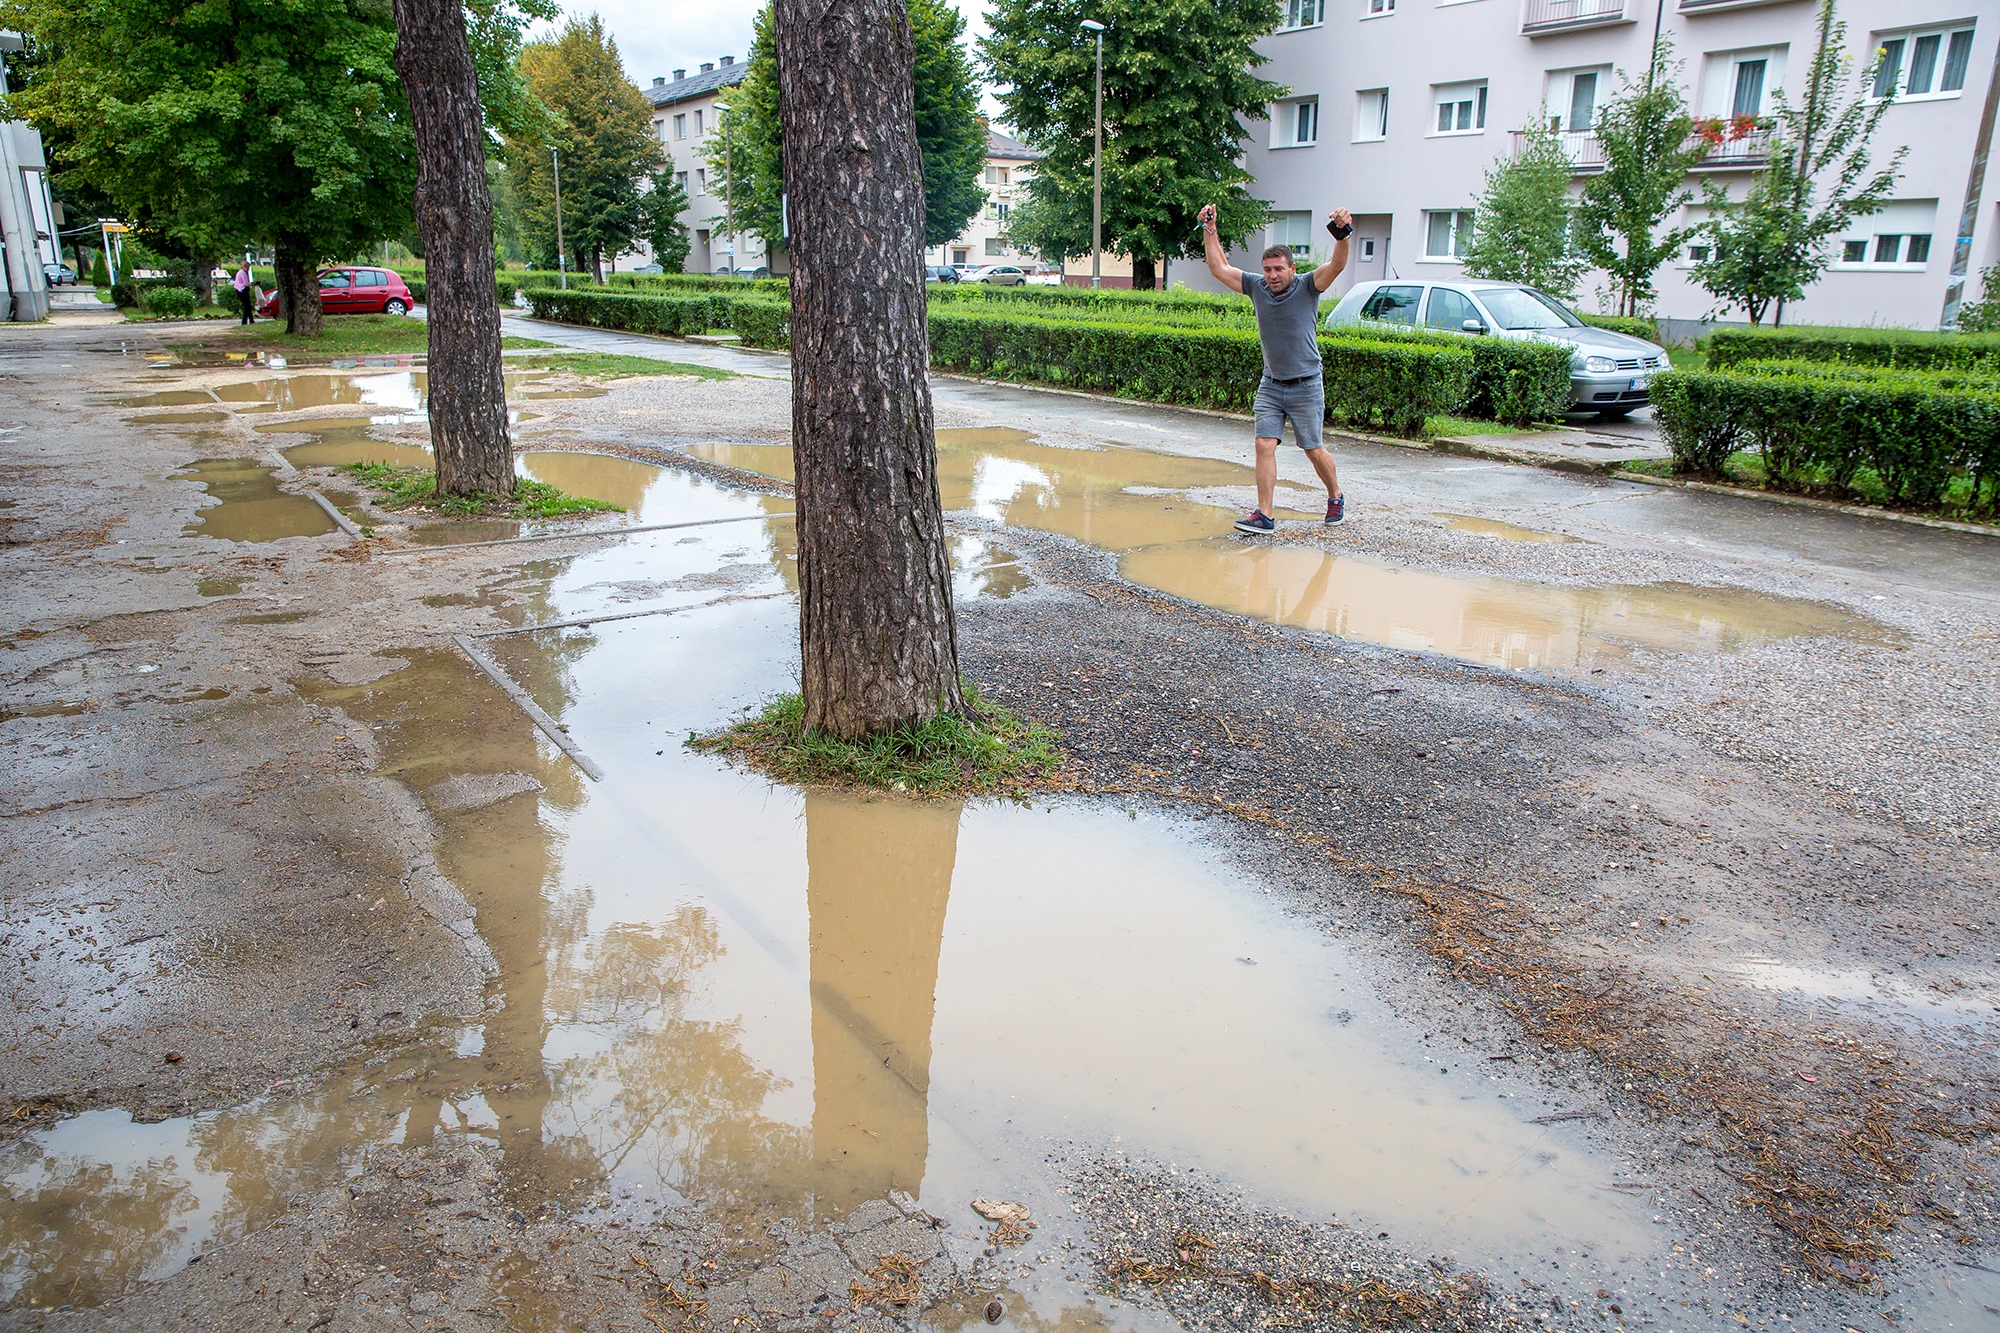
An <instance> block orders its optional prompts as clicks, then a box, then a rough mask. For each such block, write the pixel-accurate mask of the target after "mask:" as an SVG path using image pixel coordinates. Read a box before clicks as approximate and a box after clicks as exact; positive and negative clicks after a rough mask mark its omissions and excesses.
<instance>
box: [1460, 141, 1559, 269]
mask: <svg viewBox="0 0 2000 1333" xmlns="http://www.w3.org/2000/svg"><path fill="white" fill-rule="evenodd" d="M1574 174H1575V172H1574V170H1573V169H1572V167H1571V165H1570V160H1569V156H1568V154H1566V153H1564V152H1563V147H1562V142H1561V140H1559V139H1558V138H1557V137H1556V136H1555V134H1554V132H1553V131H1551V130H1550V129H1549V128H1548V126H1547V124H1546V123H1543V122H1540V121H1537V122H1534V123H1531V124H1530V125H1529V126H1528V129H1527V131H1526V139H1525V142H1524V144H1523V147H1522V150H1521V153H1520V154H1519V156H1516V157H1511V158H1502V159H1500V160H1499V161H1498V162H1496V163H1494V164H1493V166H1492V167H1490V168H1488V170H1487V172H1486V190H1485V192H1484V193H1483V194H1482V195H1481V196H1480V198H1479V203H1478V205H1477V207H1476V208H1475V209H1474V211H1473V231H1472V244H1471V245H1470V246H1469V247H1468V248H1467V249H1466V252H1465V256H1464V259H1465V273H1466V276H1467V277H1472V278H1491V279H1494V280H1496V281H1502V282H1524V283H1526V284H1528V285H1529V286H1530V287H1539V288H1540V289H1541V290H1543V291H1545V292H1547V293H1549V295H1551V296H1557V297H1561V298H1562V299H1563V300H1565V301H1573V300H1575V299H1576V285H1577V282H1578V281H1579V280H1580V279H1581V278H1582V277H1583V274H1584V272H1585V270H1586V269H1588V268H1589V267H1590V266H1589V265H1588V264H1587V263H1586V262H1585V261H1584V260H1583V258H1582V257H1581V256H1579V255H1578V254H1577V252H1576V243H1575V237H1574V226H1573V224H1574V218H1575V212H1576V208H1575V204H1574V202H1573V201H1572V200H1571V199H1570V194H1569V183H1570V178H1571V177H1572V176H1573V175H1574Z"/></svg>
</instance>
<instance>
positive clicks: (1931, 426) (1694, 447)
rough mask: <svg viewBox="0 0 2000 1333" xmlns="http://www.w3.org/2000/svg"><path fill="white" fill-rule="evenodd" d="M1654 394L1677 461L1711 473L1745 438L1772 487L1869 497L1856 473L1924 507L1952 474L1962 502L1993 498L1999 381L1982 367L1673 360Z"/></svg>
mask: <svg viewBox="0 0 2000 1333" xmlns="http://www.w3.org/2000/svg"><path fill="white" fill-rule="evenodd" d="M1653 403H1654V416H1655V418H1656V419H1657V420H1658V421H1659V423H1660V429H1661V432H1662V434H1664V435H1665V436H1666V439H1667V443H1668V445H1669V446H1670V447H1671V448H1672V450H1673V454H1674V462H1675V466H1676V468H1677V470H1680V471H1684V472H1693V473H1698V474H1703V475H1708V476H1720V475H1722V472H1723V465H1724V464H1725V463H1726V462H1727V461H1728V458H1729V455H1730V453H1732V452H1733V451H1735V450H1736V449H1739V448H1748V449H1752V450H1754V451H1755V452H1756V453H1757V455H1758V458H1759V460H1760V462H1761V463H1762V465H1763V469H1764V474H1765V477H1766V478H1767V481H1768V484H1769V485H1771V486H1772V487H1773V488H1775V489H1781V490H1804V489H1812V488H1820V487H1824V488H1829V489H1831V490H1832V491H1833V492H1834V493H1836V494H1839V495H1842V496H1853V497H1856V498H1868V497H1867V495H1866V494H1865V493H1864V492H1863V491H1862V489H1861V488H1860V487H1859V486H1858V484H1857V483H1858V479H1859V478H1860V477H1861V476H1862V475H1863V474H1864V473H1866V474H1867V475H1868V476H1869V477H1870V478H1872V480H1873V482H1874V485H1875V487H1876V488H1877V489H1879V493H1880V497H1881V498H1882V499H1884V500H1886V501H1889V502H1892V503H1897V504H1904V505H1911V506H1915V507H1920V508H1934V507H1936V506H1938V505H1939V504H1940V503H1942V502H1943V501H1944V499H1945V497H1946V495H1947V493H1948V492H1949V491H1951V490H1952V488H1953V486H1954V483H1957V482H1962V483H1963V484H1964V487H1965V490H1964V492H1963V496H1964V501H1963V503H1964V507H1965V508H1967V509H1971V510H1975V511H1984V510H1990V509H1992V508H1993V507H1994V504H1995V501H1996V500H2000V494H1996V492H1997V491H2000V388H1995V387H1994V385H1993V381H1992V380H1990V379H1988V378H1986V377H1983V376H1978V377H1973V376H1955V377H1949V378H1948V377H1946V376H1941V375H1938V374H1924V373H1918V372H1911V371H1903V370H1895V369H1881V370H1876V371H1874V372H1872V373H1868V372H1864V373H1858V374H1856V373H1841V372H1833V373H1829V372H1828V371H1827V370H1826V369H1824V368H1823V367H1819V366H1809V367H1807V368H1804V369H1801V368H1798V367H1789V368H1787V367H1776V366H1766V367H1760V368H1758V369H1756V370H1755V371H1753V370H1752V369H1750V368H1748V367H1746V368H1744V369H1742V370H1734V371H1672V372H1669V373H1667V374H1663V375H1661V376H1660V377H1658V378H1657V379H1656V380H1655V381H1654V384H1653Z"/></svg>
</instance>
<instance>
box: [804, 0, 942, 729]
mask: <svg viewBox="0 0 2000 1333" xmlns="http://www.w3.org/2000/svg"><path fill="white" fill-rule="evenodd" d="M773 35H774V37H775V39H776V51H777V57H778V60H777V72H778V79H779V88H778V93H779V107H780V115H781V118H782V122H783V133H784V155H785V161H784V166H785V170H784V179H785V181H786V183H787V188H788V193H789V197H790V210H789V211H790V218H791V230H792V261H793V270H792V283H791V296H792V320H791V330H792V451H793V454H794V455H795V459H796V462H797V472H798V496H797V499H798V504H797V508H798V520H797V525H796V526H797V530H798V542H799V639H800V659H801V668H800V675H801V682H800V683H801V688H802V693H803V695H804V705H805V709H804V712H805V716H804V724H805V726H806V728H807V729H808V730H810V731H816V732H825V733H830V734H831V735H833V736H836V737H840V738H842V739H847V740H856V739H861V738H863V737H867V736H871V735H874V734H876V733H878V732H882V731H886V730H889V729H891V728H894V727H898V726H905V725H912V724H920V723H923V722H927V721H929V720H931V719H932V718H934V717H936V716H937V715H938V714H939V713H959V712H962V711H963V709H964V706H965V701H964V698H963V696H962V693H961V691H960V686H959V678H958V639H957V629H956V624H955V622H954V620H953V617H952V600H951V568H950V565H949V563H948V561H947V558H946V542H945V529H944V515H943V512H942V509H941V506H940V504H939V499H938V480H937V448H936V444H935V442H934V440H933V429H932V428H933V424H934V423H933V417H932V412H931V394H930V365H929V361H930V355H929V352H930V346H929V344H930V339H929V337H928V333H927V330H926V325H925V305H926V298H925V293H924V280H923V273H922V268H921V264H922V258H923V253H922V252H923V236H924V214H923V209H922V199H923V191H922V188H921V187H922V180H923V156H922V153H921V151H920V149H919V147H918V144H917V130H916V124H917V118H916V108H915V105H914V97H913V91H912V82H913V77H914V76H913V72H912V71H913V69H914V66H915V53H914V51H913V42H912V37H911V29H910V20H909V12H908V10H907V8H906V7H905V4H904V0H777V5H776V14H775V17H774V21H773Z"/></svg>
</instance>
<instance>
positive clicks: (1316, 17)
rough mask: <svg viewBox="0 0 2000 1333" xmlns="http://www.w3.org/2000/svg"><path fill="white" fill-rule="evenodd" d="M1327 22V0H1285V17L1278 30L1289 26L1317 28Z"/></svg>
mask: <svg viewBox="0 0 2000 1333" xmlns="http://www.w3.org/2000/svg"><path fill="white" fill-rule="evenodd" d="M1324 22H1326V0H1285V19H1284V22H1282V23H1280V24H1279V25H1278V31H1280V32H1283V31H1285V30H1286V29H1288V28H1317V27H1318V26H1319V25H1320V24H1322V23H1324Z"/></svg>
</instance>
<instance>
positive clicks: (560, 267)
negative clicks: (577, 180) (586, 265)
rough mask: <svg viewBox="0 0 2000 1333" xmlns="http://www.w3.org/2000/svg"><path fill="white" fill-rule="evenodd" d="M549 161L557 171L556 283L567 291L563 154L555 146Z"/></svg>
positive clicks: (552, 145)
mask: <svg viewBox="0 0 2000 1333" xmlns="http://www.w3.org/2000/svg"><path fill="white" fill-rule="evenodd" d="M549 161H551V162H553V163H554V164H555V169H556V282H557V284H558V285H559V286H561V287H563V288H565V289H567V288H568V287H569V257H568V256H567V255H565V254H564V253H563V234H562V154H561V153H558V152H557V151H556V146H555V145H554V144H550V145H549Z"/></svg>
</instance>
